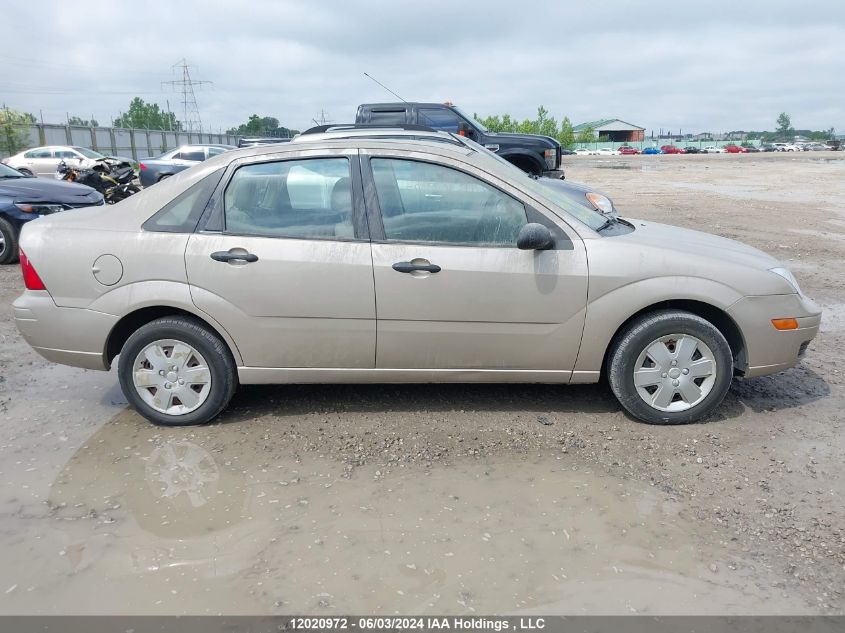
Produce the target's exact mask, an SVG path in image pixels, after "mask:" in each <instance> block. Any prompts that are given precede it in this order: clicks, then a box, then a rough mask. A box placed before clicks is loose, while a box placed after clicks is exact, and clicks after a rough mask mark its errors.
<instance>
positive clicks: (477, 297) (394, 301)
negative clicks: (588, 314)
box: [364, 154, 587, 372]
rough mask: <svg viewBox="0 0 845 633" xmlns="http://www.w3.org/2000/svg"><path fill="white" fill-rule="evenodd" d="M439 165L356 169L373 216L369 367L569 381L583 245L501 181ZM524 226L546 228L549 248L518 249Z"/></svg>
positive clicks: (581, 299)
mask: <svg viewBox="0 0 845 633" xmlns="http://www.w3.org/2000/svg"><path fill="white" fill-rule="evenodd" d="M442 161H443V162H442V163H432V162H423V161H416V160H408V159H406V158H403V157H400V155H398V154H397V155H394V156H389V155H386V154H383V155H372V156H370V157H368V159H367V161H366V162H365V163H364V165H365V169H364V173H365V178H367V179H368V180H369V181H370V182H371V183H372V184H373V185H374V188H375V191H376V194H377V195H376V196H374V197H368V204H369V205H370V206H371V207H373V206H375V207H378V212H377V213H376V214H372V213H371V216H370V217H371V230H372V231H373V233H374V234H373V267H374V277H375V286H376V300H377V306H378V310H377V317H378V321H377V329H378V346H377V356H376V364H377V367H378V368H383V369H388V368H404V369H410V368H416V369H455V370H460V369H464V370H467V369H482V370H491V369H493V370H534V371H539V370H547V371H556V372H568V371H571V370H572V368H573V366H574V363H575V359H576V356H577V353H578V347H579V345H580V341H581V333H582V330H583V325H584V314H585V306H586V298H587V262H586V254H585V250H584V246H583V243H582V242H581V240H580V239H579V238H578V237H577V235H576V234H575V233H574V232H573V231H572V230H571V229H568V230H567V227H565V225H564V224H563V223H562V222H560V220H559V219H556V220H552V219H550V218H549V217H546V216H545V215H543V214H541V213H540V212H539V211H537V210H536V208H535V207H533V206H532V205H530V204H529V203H528V201H527V200H525V199H523V198H522V197H520V192H518V191H517V190H515V189H513V188H512V187H510V186H509V185H508V184H507V183H503V182H500V181H495V180H494V179H492V177H489V178H488V177H485V176H484V175H483V174H480V173H478V172H475V173H473V169H474V168H472V167H471V166H469V165H464V164H460V163H457V162H453V161H451V160H450V159H445V158H444V159H442ZM374 215H375V219H373V218H374ZM529 219H530V221H538V220H539V221H541V222H543V223H544V224H546V225H548V226H551V227H553V229H554V231H553V232H554V233H556V243H555V248H554V249H552V250H545V251H530V250H529V251H524V250H519V249H518V248H516V236H517V233H518V232H519V230H520V229H521V228H522V227H523V226H524V225H525V224H526V223H527V222H528V221H529ZM379 224H380V226H379ZM372 225H376V226H375V227H373V226H372ZM376 232H378V233H380V234H379V235H376Z"/></svg>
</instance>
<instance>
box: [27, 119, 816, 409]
mask: <svg viewBox="0 0 845 633" xmlns="http://www.w3.org/2000/svg"><path fill="white" fill-rule="evenodd" d="M563 187H565V185H563V184H561V183H558V182H555V181H550V180H547V181H546V182H544V179H533V178H531V177H529V176H527V175H526V174H524V173H522V172H521V171H519V170H518V169H516V168H515V167H513V166H512V165H510V164H509V163H507V162H505V161H504V160H502V159H501V158H500V157H497V156H496V155H495V154H493V153H492V152H489V151H487V150H485V149H484V148H483V147H481V146H479V145H476V144H475V143H473V142H472V141H470V140H468V139H465V138H462V137H459V136H457V135H451V134H447V133H443V132H441V133H432V134H430V135H426V134H423V133H421V132H419V131H415V132H403V131H401V130H397V131H393V132H391V134H390V136H389V137H385V138H378V137H376V136H373V134H372V133H368V134H362V135H360V136H356V135H355V133H354V131H351V132H347V133H344V134H336V135H333V134H332V133H326V134H316V135H312V137H311V138H308V137H307V136H303V137H300V138H299V139H297V142H295V143H288V144H285V145H272V146H259V147H254V148H248V149H243V150H234V151H229V152H225V153H223V154H221V155H219V156H216V157H213V158H210V159H209V160H207V161H205V162H202V163H200V164H198V165H197V166H195V167H193V168H191V169H188V170H186V171H183V172H181V173H178V174H176V175H174V176H173V177H171V178H168V179H167V180H166V181H163V182H162V183H160V184H159V185H157V186H155V187H152V188H150V189H148V190H145V191H143V192H142V193H140V194H138V195H135V196H132V197H131V198H128V199H127V200H124V201H123V202H120V203H119V204H118V205H115V206H114V207H112V208H110V209H107V210H102V209H95V208H94V209H83V210H79V211H76V212H74V213H72V214H70V213H69V214H57V215H53V216H48V217H45V218H42V219H40V220H39V221H37V222H33V223H30V224H29V225H27V226H26V227H25V229H24V231H23V234H22V237H21V263H22V270H23V275H24V281H25V286H26V290H25V292H24V293H23V295H22V296H21V297H20V298H18V299H17V301H16V302H15V304H14V308H15V319H16V322H17V326H18V328H19V329H20V331H21V333H22V334H23V336H24V337H25V338H26V340H27V341H28V342H29V343H30V344H31V345H32V346H33V347H34V348H35V349H36V350H37V351H38V352H39V353H40V354H41V355H43V356H44V357H45V358H47V359H49V360H52V361H55V362H59V363H64V364H68V365H74V366H78V367H84V368H89V369H100V370H108V369H109V368H110V367H111V365H112V363H113V362H115V359H116V358H117V359H118V361H117V366H118V370H117V373H118V378H119V381H120V384H121V386H122V388H123V390H124V393H125V394H126V397H127V398H128V400H129V402H130V403H131V405H132V406H133V407H135V408H136V409H137V410H138V411H139V412H140V413H141V414H142V415H144V416H146V417H147V418H148V419H150V420H151V421H153V422H155V423H158V424H165V425H186V424H196V423H204V422H208V421H210V420H212V419H213V418H215V416H217V415H218V414H219V413H220V412H221V411H222V410H223V409H224V408H225V407H226V406H227V404H228V402H229V401H230V399H231V398H232V396H233V394H234V393H235V391H236V389H237V387H238V385H241V384H267V383H405V382H423V383H425V382H431V383H433V382H463V383H468V382H486V383H491V382H495V383H512V382H517V383H556V384H561V385H563V384H570V383H572V384H575V383H592V382H597V381H598V380H599V379H600V378H601V377H602V376H606V377H607V379H608V382H609V385H610V388H611V389H612V391H613V393H614V394H615V395H616V397H617V398H618V400H619V402H620V403H621V405H622V407H624V409H625V410H626V411H627V412H628V413H629V414H630V415H632V416H633V417H635V418H637V419H639V420H642V421H644V422H650V423H656V424H677V423H687V422H693V421H696V420H699V419H701V418H702V417H704V416H706V415H708V414H709V413H711V412H712V411H714V409H716V408H717V407H718V406H719V404H720V403H721V401H722V399H723V398H724V396H725V393H726V392H727V390H728V388H729V386H730V384H731V381H732V379H733V378H734V377H735V376H743V377H746V378H751V377H754V376H761V375H764V374H771V373H774V372H778V371H781V370H783V369H786V368H788V367H791V366H793V365H795V364H796V363H797V362H798V360H799V358H800V356H801V355H802V354H803V353H804V351H805V350H806V348H807V345H808V344H809V342H810V341H811V340H812V339H813V337H814V336H815V335H816V333H817V331H818V327H819V321H820V310H819V308H818V307H817V306H816V305H815V304H814V303H813V302H812V301H811V300H810V299H808V298H807V297H806V296H804V295H803V294H802V292H801V291H800V289H799V287H798V283H797V282H796V280H795V278H794V277H793V276H792V274H791V273H790V272H789V271H788V270H787V269H786V268H785V267H784V266H783V265H782V264H781V263H779V262H778V261H777V260H775V259H773V258H772V257H770V256H769V255H766V254H765V253H763V252H761V251H758V250H756V249H754V248H751V247H749V246H745V245H743V244H740V243H738V242H734V241H731V240H728V239H723V238H720V237H716V236H712V235H708V234H705V233H699V232H696V231H689V230H683V229H679V228H674V227H671V226H666V225H661V224H657V223H654V222H646V221H641V220H634V219H628V218H625V219H623V218H620V217H617V215H616V214H617V210H616V208H615V207H614V206H613V204H612V203H611V202H610V201H609V200H607V198H606V197H605V196H602V195H600V194H598V193H596V192H593V191H592V190H590V189H589V188H587V187H584V188H582V190H581V192H583V199H581V198H582V193H581V192H579V191H577V190H574V189H571V188H570V189H566V190H564V188H563ZM573 191H575V193H573ZM56 253H62V256H61V257H58V256H56Z"/></svg>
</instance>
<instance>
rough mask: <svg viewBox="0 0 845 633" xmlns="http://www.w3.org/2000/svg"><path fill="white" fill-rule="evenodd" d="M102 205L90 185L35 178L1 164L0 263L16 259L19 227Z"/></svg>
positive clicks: (100, 199)
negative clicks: (66, 211) (52, 215)
mask: <svg viewBox="0 0 845 633" xmlns="http://www.w3.org/2000/svg"><path fill="white" fill-rule="evenodd" d="M102 204H103V195H102V194H101V193H98V192H97V191H95V190H94V189H92V188H91V187H86V186H84V185H77V184H74V183H69V182H62V181H59V180H55V179H53V180H47V179H46V178H35V177H34V176H31V175H28V174H24V173H22V172H20V171H18V170H16V169H12V168H11V167H9V166H8V165H2V164H0V264H13V263H15V262H16V261H18V238H19V235H20V231H21V228H23V226H24V224H26V223H27V222H31V221H32V220H35V219H36V218H40V217H42V216H46V215H51V214H53V213H58V212H59V211H65V210H67V209H75V208H80V207H90V206H96V205H102Z"/></svg>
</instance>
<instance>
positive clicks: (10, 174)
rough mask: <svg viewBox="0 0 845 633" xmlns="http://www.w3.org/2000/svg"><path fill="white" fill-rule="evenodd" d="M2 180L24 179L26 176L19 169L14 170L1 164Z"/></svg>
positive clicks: (0, 174)
mask: <svg viewBox="0 0 845 633" xmlns="http://www.w3.org/2000/svg"><path fill="white" fill-rule="evenodd" d="M0 178H24V175H23V174H22V173H21V172H19V171H18V170H17V169H12V168H11V167H9V166H8V165H4V164H3V163H0Z"/></svg>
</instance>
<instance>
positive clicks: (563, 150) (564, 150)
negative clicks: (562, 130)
mask: <svg viewBox="0 0 845 633" xmlns="http://www.w3.org/2000/svg"><path fill="white" fill-rule="evenodd" d="M560 154H561V156H572V155H573V154H575V151H574V150H571V149H567V148H565V147H563V148H561V150H560Z"/></svg>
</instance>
